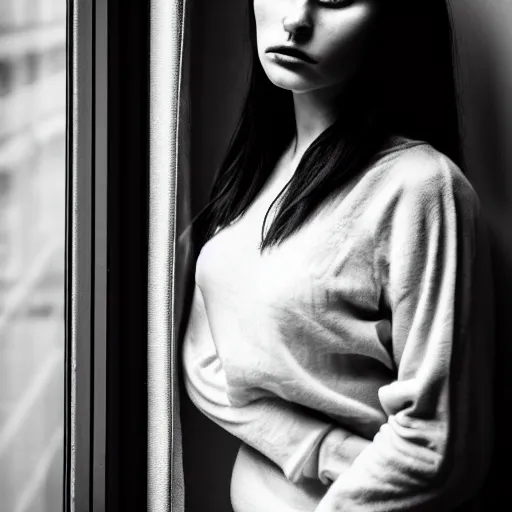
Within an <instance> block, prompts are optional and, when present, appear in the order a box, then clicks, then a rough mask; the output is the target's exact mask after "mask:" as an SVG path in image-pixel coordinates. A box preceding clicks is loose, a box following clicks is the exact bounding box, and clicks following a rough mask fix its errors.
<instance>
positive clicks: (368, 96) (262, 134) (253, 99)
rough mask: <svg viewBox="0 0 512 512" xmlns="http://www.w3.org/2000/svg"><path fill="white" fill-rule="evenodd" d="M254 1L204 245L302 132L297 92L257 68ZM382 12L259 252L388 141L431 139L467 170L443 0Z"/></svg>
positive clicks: (405, 3)
mask: <svg viewBox="0 0 512 512" xmlns="http://www.w3.org/2000/svg"><path fill="white" fill-rule="evenodd" d="M252 3H253V0H249V16H250V21H249V24H250V40H251V46H252V70H251V75H250V81H249V88H248V92H247V96H246V100H245V105H244V107H243V110H242V114H241V117H240V120H239V123H238V126H237V128H236V130H235V133H234V135H233V137H232V139H231V143H230V146H229V148H228V151H227V154H226V157H225V160H224V162H223V164H222V165H221V167H220V169H219V170H218V172H217V175H216V177H215V179H214V184H213V188H212V191H211V195H210V201H209V202H208V204H207V205H206V207H205V208H203V210H202V211H201V212H200V214H199V215H198V217H197V218H196V220H200V223H199V225H200V226H202V228H200V229H201V231H202V232H201V234H200V239H201V240H202V242H203V243H204V242H206V241H207V240H208V239H210V238H211V237H212V236H213V234H214V232H215V230H216V228H222V227H225V226H227V225H229V224H230V223H231V222H232V221H234V220H236V219H237V218H238V217H239V216H240V215H242V214H243V213H244V212H245V211H246V209H247V208H248V207H249V205H250V204H251V203H252V201H253V200H254V199H255V197H256V195H257V194H258V192H259V191H260V190H261V188H262V187H263V185H264V184H265V182H266V181H267V179H268V177H269V175H270V173H271V172H272V170H273V168H274V165H275V164H276V162H277V159H278V158H279V156H280V155H281V154H282V152H283V151H284V149H285V148H286V145H287V144H288V143H289V142H291V140H292V138H293V136H294V132H295V121H294V110H293V108H294V107H293V99H292V93H291V92H290V91H286V90H283V89H281V88H279V87H276V86H274V85H273V84H272V83H271V82H270V81H269V79H268V78H267V76H266V74H265V72H264V70H263V68H262V66H261V64H260V62H259V59H258V55H257V49H256V24H255V19H254V13H253V6H252ZM382 7H383V8H382V12H381V19H380V20H379V22H378V27H377V29H376V30H375V32H374V33H373V34H372V40H373V41H375V42H376V43H377V44H374V45H372V46H371V50H370V53H369V55H368V56H367V59H366V62H365V65H364V70H363V71H362V72H361V73H359V74H358V76H357V77H356V79H355V80H354V81H353V82H352V83H350V84H348V86H347V87H345V88H344V92H343V95H342V97H341V101H342V102H343V104H344V105H345V107H342V108H344V111H343V116H341V117H342V118H343V121H342V122H341V121H340V122H335V123H334V124H332V125H331V126H329V127H328V128H327V129H326V130H325V131H324V132H323V133H321V134H320V135H319V136H318V137H317V138H316V139H315V140H314V141H313V143H312V144H311V145H310V146H309V148H308V149H307V150H306V152H305V153H304V155H303V157H302V159H301V161H300V163H299V165H298V167H297V169H296V171H295V173H294V175H293V177H292V178H291V180H290V181H289V182H288V184H287V185H286V186H285V187H284V189H283V190H282V191H281V193H280V194H279V196H278V197H277V198H276V199H275V201H277V200H279V208H278V209H277V211H276V215H275V217H274V219H273V221H272V223H271V225H270V227H269V229H268V231H267V232H266V234H264V228H265V226H263V227H262V243H261V246H260V249H261V251H263V250H264V249H265V247H270V246H272V245H275V244H278V243H280V242H282V241H283V240H285V239H286V238H287V237H288V236H290V235H291V234H293V233H294V232H295V231H296V230H297V229H299V228H300V226H301V225H302V224H303V223H304V222H305V221H306V220H307V219H308V217H309V216H310V215H311V214H312V213H313V212H314V211H315V209H316V208H318V206H319V205H320V204H321V203H322V202H323V201H324V200H325V199H326V198H327V196H329V195H330V194H332V193H336V191H337V190H339V189H340V188H341V187H342V186H343V185H344V184H345V183H346V182H347V180H348V179H350V178H351V177H353V176H354V175H355V174H356V173H358V172H361V171H362V170H363V168H364V167H365V166H366V165H368V164H369V163H370V162H371V159H372V157H374V156H375V154H376V153H377V152H378V150H379V149H380V148H381V147H382V145H383V144H384V142H385V140H386V139H387V137H388V136H390V135H402V136H405V137H409V138H412V139H416V140H423V141H425V142H428V143H429V144H431V145H432V146H433V147H435V148H436V149H437V150H439V151H440V152H442V153H444V154H445V155H447V156H448V157H449V158H451V159H452V160H453V161H454V162H455V163H456V164H457V165H459V167H462V161H461V150H460V133H459V116H458V107H457V94H456V85H455V76H454V69H455V66H454V44H453V39H452V25H451V17H450V13H449V9H448V5H447V3H446V0H424V1H412V0H386V2H385V3H384V4H383V6H382ZM374 36H375V37H374ZM347 106H348V107H347ZM411 172H414V170H411ZM275 201H274V202H275ZM273 204H274V203H273ZM273 204H272V205H271V207H272V206H273ZM271 207H270V208H271ZM270 208H269V211H270ZM267 214H268V212H267ZM266 219H267V216H265V221H266ZM264 224H265V222H264Z"/></svg>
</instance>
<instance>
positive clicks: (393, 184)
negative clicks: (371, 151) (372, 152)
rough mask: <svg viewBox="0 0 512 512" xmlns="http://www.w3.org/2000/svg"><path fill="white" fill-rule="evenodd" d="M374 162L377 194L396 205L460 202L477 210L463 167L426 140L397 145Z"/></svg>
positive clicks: (465, 206) (429, 206) (461, 204)
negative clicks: (397, 148)
mask: <svg viewBox="0 0 512 512" xmlns="http://www.w3.org/2000/svg"><path fill="white" fill-rule="evenodd" d="M385 159H386V162H385V163H384V164H383V165H381V166H380V167H379V166H377V169H378V170H377V173H376V176H375V180H376V181H377V182H378V183H377V186H378V190H375V192H376V195H378V196H379V197H380V199H381V200H382V201H383V202H384V203H386V204H388V206H389V207H391V205H394V206H396V207H398V206H399V205H400V204H405V205H406V206H407V207H408V208H412V209H414V210H416V209H418V208H419V209H422V208H423V207H428V208H429V209H432V208H435V205H438V206H442V205H444V206H448V205H450V204H451V205H453V206H457V205H460V206H463V207H464V209H468V208H469V209H473V210H478V209H479V207H480V205H479V199H478V196H477V194H476V192H475V190H474V188H473V186H472V185H471V183H470V182H469V180H468V179H467V177H466V176H465V175H464V173H463V172H462V170H461V169H460V168H459V167H458V166H457V165H456V164H455V163H454V162H453V161H452V160H450V159H449V158H448V157H447V156H446V155H444V154H443V153H441V152H439V151H438V150H436V149H435V148H433V147H432V146H430V145H429V144H427V143H421V144H416V145H411V146H408V147H406V148H404V149H399V150H397V151H395V152H394V153H392V154H390V155H388V156H386V158H385Z"/></svg>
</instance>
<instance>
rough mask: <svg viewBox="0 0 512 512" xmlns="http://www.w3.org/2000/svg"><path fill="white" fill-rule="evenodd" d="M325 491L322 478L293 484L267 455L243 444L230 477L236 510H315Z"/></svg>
mask: <svg viewBox="0 0 512 512" xmlns="http://www.w3.org/2000/svg"><path fill="white" fill-rule="evenodd" d="M326 491H327V487H326V486H324V485H323V484H322V483H321V482H320V481H319V480H307V481H304V483H301V484H293V483H292V482H290V481H289V480H288V479H287V478H286V476H285V475H284V473H283V472H282V471H281V469H280V468H279V467H278V466H276V465H275V464H274V463H273V462H272V461H270V460H269V459H268V458H266V457H265V456H264V455H262V454H261V453H259V452H258V451H256V450H254V449H253V448H251V447H249V446H248V445H246V444H242V446H241V447H240V450H239V452H238V456H237V459H236V461H235V466H234V468H233V474H232V478H231V502H232V505H233V510H234V511H235V512H313V511H314V510H315V509H316V507H317V505H318V503H319V502H320V500H321V499H322V497H323V495H324V494H325V492H326Z"/></svg>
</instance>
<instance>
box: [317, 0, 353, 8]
mask: <svg viewBox="0 0 512 512" xmlns="http://www.w3.org/2000/svg"><path fill="white" fill-rule="evenodd" d="M355 2H356V0H317V3H318V4H320V5H322V6H325V7H330V8H333V9H335V8H340V7H348V6H349V5H352V4H353V3H355Z"/></svg>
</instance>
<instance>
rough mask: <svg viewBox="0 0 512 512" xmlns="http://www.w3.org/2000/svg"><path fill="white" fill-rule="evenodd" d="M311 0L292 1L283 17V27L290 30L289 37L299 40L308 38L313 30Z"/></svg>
mask: <svg viewBox="0 0 512 512" xmlns="http://www.w3.org/2000/svg"><path fill="white" fill-rule="evenodd" d="M309 4H310V2H309V0H296V1H292V2H291V5H290V7H289V9H288V12H287V13H286V15H285V17H284V18H283V28H284V30H285V31H286V32H288V39H295V40H296V41H297V42H300V41H304V40H307V39H308V38H310V37H311V34H312V32H313V20H312V16H311V7H310V5H309Z"/></svg>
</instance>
